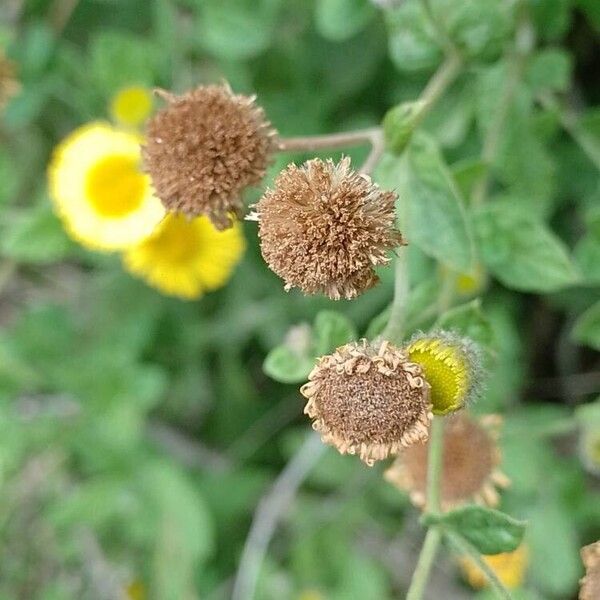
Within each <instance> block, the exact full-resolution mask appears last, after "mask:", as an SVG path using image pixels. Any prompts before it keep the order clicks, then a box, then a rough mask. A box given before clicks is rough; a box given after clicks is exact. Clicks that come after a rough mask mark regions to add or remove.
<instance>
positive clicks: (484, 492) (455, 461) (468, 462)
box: [385, 413, 509, 510]
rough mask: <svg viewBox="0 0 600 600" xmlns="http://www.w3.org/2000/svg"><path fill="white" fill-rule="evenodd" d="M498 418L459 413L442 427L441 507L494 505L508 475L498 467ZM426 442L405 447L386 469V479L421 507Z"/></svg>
mask: <svg viewBox="0 0 600 600" xmlns="http://www.w3.org/2000/svg"><path fill="white" fill-rule="evenodd" d="M499 428H500V418H499V417H497V416H496V415H487V416H486V417H484V418H482V419H481V420H480V421H479V422H478V421H475V420H474V419H472V418H470V417H468V416H467V415H466V414H464V413H461V414H458V415H453V416H452V417H450V418H449V419H448V420H447V422H446V427H445V429H444V450H443V461H444V462H443V469H442V473H443V475H442V482H441V505H442V508H443V509H444V510H447V509H449V508H453V507H456V506H459V505H461V504H466V503H469V502H476V503H479V504H487V505H489V506H495V505H496V504H497V503H498V500H499V498H498V492H497V489H496V486H497V487H501V488H502V487H506V486H507V485H508V484H509V481H508V478H507V477H506V475H504V474H503V473H502V472H501V471H500V470H499V468H498V467H499V465H500V462H501V455H500V449H499V447H498V443H497V438H498V435H499ZM428 450H429V444H424V445H418V446H411V447H410V448H407V449H406V450H404V451H403V452H402V453H401V454H400V455H399V456H398V458H397V459H396V460H395V461H394V463H393V465H392V466H391V467H390V468H389V469H388V470H387V471H386V472H385V478H386V479H387V480H388V481H389V482H390V483H392V484H393V485H395V486H396V487H397V488H398V489H400V490H402V491H404V492H407V493H408V494H409V496H410V499H411V501H412V502H413V504H415V505H416V506H418V507H420V508H423V507H424V506H425V502H426V489H427V452H428Z"/></svg>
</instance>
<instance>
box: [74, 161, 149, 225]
mask: <svg viewBox="0 0 600 600" xmlns="http://www.w3.org/2000/svg"><path fill="white" fill-rule="evenodd" d="M147 186H148V182H147V178H146V175H144V174H143V173H142V172H141V171H140V170H139V166H138V159H137V158H134V157H131V156H107V157H106V158H103V159H102V160H100V161H98V162H97V163H96V164H95V165H94V166H93V167H92V168H91V169H90V170H89V172H88V174H87V177H86V186H85V187H86V197H87V198H88V200H89V202H90V204H91V205H92V207H93V208H94V210H95V211H96V212H97V213H98V214H99V215H101V216H103V217H112V218H114V217H124V216H126V215H128V214H129V213H131V212H133V211H135V210H136V209H138V208H139V206H140V205H141V204H142V201H143V200H144V196H145V194H146V189H147Z"/></svg>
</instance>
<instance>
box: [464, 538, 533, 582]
mask: <svg viewBox="0 0 600 600" xmlns="http://www.w3.org/2000/svg"><path fill="white" fill-rule="evenodd" d="M481 558H482V559H483V560H484V561H485V562H486V563H487V564H488V565H489V566H490V567H491V569H492V571H494V573H495V574H496V576H497V577H498V579H499V580H500V581H501V582H502V583H503V584H504V585H505V587H507V588H509V589H515V588H518V587H519V586H520V585H521V584H522V583H523V580H524V578H525V571H526V569H527V564H528V562H529V561H528V552H527V547H526V546H525V545H524V544H521V545H520V546H519V547H518V548H517V549H516V550H514V551H513V552H503V553H502V554H493V555H491V556H482V557H481ZM460 567H461V571H462V572H463V574H464V576H465V578H466V580H467V581H468V582H469V584H470V585H471V586H472V587H474V588H483V587H485V586H486V585H487V578H486V576H485V575H484V574H483V572H482V571H481V569H480V568H479V567H478V566H477V565H476V564H475V562H473V560H472V559H471V558H469V557H464V558H462V559H461V560H460Z"/></svg>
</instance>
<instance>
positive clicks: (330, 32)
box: [315, 0, 375, 42]
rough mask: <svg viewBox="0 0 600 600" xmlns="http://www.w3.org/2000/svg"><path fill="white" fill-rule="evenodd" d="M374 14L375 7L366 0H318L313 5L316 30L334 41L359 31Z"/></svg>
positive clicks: (344, 38) (346, 37)
mask: <svg viewBox="0 0 600 600" xmlns="http://www.w3.org/2000/svg"><path fill="white" fill-rule="evenodd" d="M374 15H375V7H374V6H373V5H372V4H371V3H370V2H369V1H368V0H318V2H317V4H316V5H315V22H316V26H317V30H318V31H319V33H320V34H321V35H322V36H323V37H324V38H326V39H328V40H332V41H334V42H339V41H342V40H346V39H348V38H350V37H352V36H353V35H355V34H356V33H358V32H359V31H361V30H362V29H363V28H364V27H366V25H368V23H369V21H370V20H371V18H372V17H373V16H374Z"/></svg>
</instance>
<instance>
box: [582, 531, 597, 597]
mask: <svg viewBox="0 0 600 600" xmlns="http://www.w3.org/2000/svg"><path fill="white" fill-rule="evenodd" d="M581 559H582V560H583V564H584V566H585V576H584V577H583V578H582V579H581V581H580V585H581V587H580V589H579V600H598V598H600V540H599V541H597V542H595V543H593V544H590V545H589V546H584V547H583V548H582V549H581Z"/></svg>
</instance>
